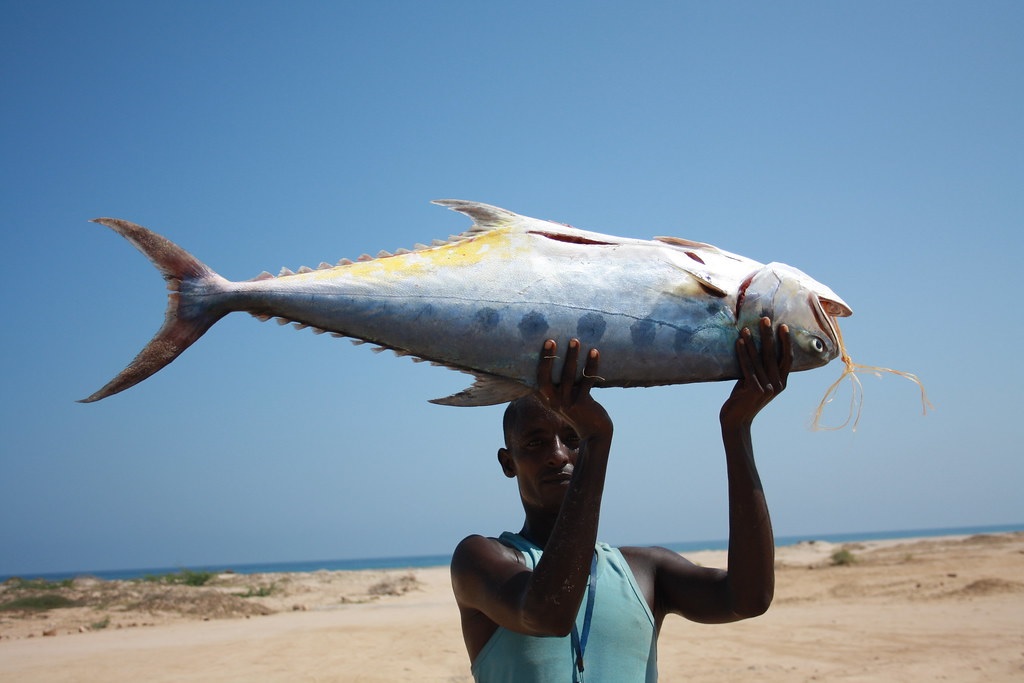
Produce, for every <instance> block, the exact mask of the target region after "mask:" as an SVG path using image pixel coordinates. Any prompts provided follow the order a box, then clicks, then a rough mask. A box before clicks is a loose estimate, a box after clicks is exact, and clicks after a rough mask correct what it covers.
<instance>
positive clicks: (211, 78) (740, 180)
mask: <svg viewBox="0 0 1024 683" xmlns="http://www.w3.org/2000/svg"><path fill="white" fill-rule="evenodd" d="M4 14H5V19H4V22H2V24H0V64H2V65H3V66H2V67H0V78H2V82H0V86H2V89H0V91H2V92H3V93H4V95H3V98H2V99H0V116H2V123H3V125H2V128H0V140H2V154H0V181H2V182H0V196H2V200H3V201H2V204H3V207H4V216H5V219H6V227H5V229H4V230H3V233H2V237H0V239H2V248H3V253H4V255H5V257H6V262H5V267H4V269H3V271H2V273H0V284H2V287H3V291H4V292H5V295H6V296H5V300H6V314H7V315H6V317H7V325H6V326H7V332H6V333H5V334H4V335H3V337H2V338H0V344H2V346H0V350H2V354H0V359H2V360H0V362H2V363H3V372H4V379H5V381H4V390H3V393H2V401H3V410H2V411H0V420H2V422H0V429H2V436H0V439H2V441H0V444H2V451H0V472H2V474H0V574H5V573H30V572H46V571H64V570H87V569H108V568H125V567H150V566H175V565H178V566H197V565H201V564H204V563H229V564H230V563H239V564H241V563H245V562H262V561H287V560H308V559H328V558H356V557H375V556H391V555H415V554H441V553H446V552H449V551H450V550H451V549H452V548H453V547H454V545H455V544H456V543H457V542H458V540H459V539H461V538H462V537H463V536H465V535H466V534H468V533H472V532H480V533H487V534H497V533H498V532H500V531H502V530H504V529H518V528H519V525H520V524H521V521H522V512H521V508H520V507H519V501H518V497H517V495H516V490H515V485H514V483H513V482H511V481H509V480H506V479H505V478H504V477H503V476H502V475H501V471H500V469H499V467H498V464H497V461H496V459H495V452H496V449H497V448H498V447H499V446H500V445H501V444H500V416H501V408H476V409H458V408H446V407H440V406H435V405H431V404H428V403H427V400H428V399H430V398H434V397H437V396H444V395H447V394H449V393H452V392H454V391H457V390H459V389H461V388H463V386H464V385H465V384H466V379H465V378H464V376H462V375H459V374H457V373H454V372H450V371H448V370H445V369H443V368H433V367H429V366H425V365H417V364H413V363H411V362H410V361H409V360H408V359H398V358H394V357H393V356H392V355H391V354H380V355H375V354H373V353H371V352H370V351H369V350H368V349H367V348H366V347H361V348H360V347H353V346H351V345H350V344H349V343H348V342H346V341H343V340H336V339H330V338H328V337H326V336H324V337H317V336H314V335H312V334H310V333H309V332H308V331H306V332H296V331H294V330H291V329H290V328H279V327H278V326H277V325H273V324H262V323H259V322H257V321H255V320H254V319H252V318H250V317H249V316H246V315H243V314H239V315H234V316H230V317H228V318H227V319H225V320H224V321H222V322H221V323H219V324H218V325H217V326H215V327H214V328H213V329H212V330H211V331H210V332H209V333H208V334H207V335H206V336H205V337H204V338H203V339H202V340H200V341H199V342H198V343H197V344H196V345H195V346H193V347H192V348H191V349H189V350H188V351H187V352H186V353H185V354H184V355H183V356H182V357H181V358H180V359H179V360H177V361H176V362H175V363H174V364H173V365H171V366H170V367H168V368H167V369H165V370H164V371H162V372H160V373H159V374H158V375H156V376H154V377H153V378H151V379H149V380H147V381H146V382H145V383H143V384H141V385H139V386H138V387H136V388H134V389H132V390H130V391H128V392H126V393H124V394H121V395H119V396H115V397H113V398H110V399H108V400H105V401H102V402H100V403H97V404H91V405H82V404H78V403H75V400H76V399H79V398H82V397H84V396H87V395H88V394H90V393H91V392H92V391H94V390H95V389H97V388H98V387H100V386H101V385H102V384H104V383H105V382H106V381H107V380H108V379H110V377H112V376H113V375H114V374H116V373H117V372H118V371H119V370H120V369H121V368H122V367H123V366H124V365H125V364H126V363H127V362H128V361H129V360H131V359H132V358H133V357H134V355H135V353H136V352H137V351H138V350H139V349H141V348H142V346H143V345H144V344H145V342H146V341H147V340H148V339H149V337H150V336H151V335H152V333H153V332H154V331H155V330H156V328H157V327H158V326H159V324H160V321H161V320H162V317H163V309H164V302H165V290H164V286H163V283H162V282H161V280H160V277H159V276H158V274H157V273H156V271H155V270H153V269H152V268H151V266H150V265H149V264H148V262H146V260H145V259H144V258H143V257H141V256H140V255H138V254H137V253H136V252H135V251H134V250H133V249H132V248H131V247H130V245H128V244H127V243H126V242H124V241H123V240H122V239H121V238H119V237H117V236H116V235H114V234H113V233H111V232H110V231H108V230H106V229H105V228H102V227H100V226H97V225H93V224H91V223H88V222H87V221H88V219H90V218H94V217H97V216H116V217H120V218H125V219H128V220H132V221H135V222H138V223H141V224H143V225H146V226H148V227H150V228H152V229H154V230H156V231H158V232H161V233H163V234H165V235H166V236H168V237H169V238H170V239H172V240H174V241H176V242H177V243H178V244H180V245H182V246H183V247H185V248H186V249H188V250H189V251H191V252H192V253H193V254H195V255H196V256H197V257H199V258H200V259H202V260H203V261H205V262H206V263H207V264H209V265H210V266H211V267H213V268H214V269H216V270H217V271H218V272H220V273H221V274H223V275H224V276H226V277H229V278H233V279H245V278H249V277H252V276H254V275H256V274H258V273H259V272H260V271H262V270H269V271H272V272H276V271H277V270H278V269H279V268H280V267H281V266H288V267H291V268H296V267H298V266H300V265H303V264H307V265H311V266H315V265H316V264H317V263H319V262H320V261H331V262H333V261H336V260H338V259H339V258H342V257H353V258H354V257H356V256H358V255H359V254H361V253H363V252H370V253H376V252H377V251H379V250H380V249H394V248H397V247H403V246H404V247H410V246H412V244H414V243H416V242H429V241H430V240H431V239H434V238H444V237H446V236H447V235H449V234H451V233H455V232H459V231H461V230H463V229H465V228H466V227H467V226H468V222H467V221H466V220H465V219H464V218H463V217H461V216H458V215H456V214H454V213H451V212H448V211H445V210H444V209H441V208H439V207H435V206H431V205H430V204H429V201H430V200H431V199H436V198H443V197H456V198H463V199H472V200H478V201H484V202H488V203H492V204H496V205H499V206H504V207H507V208H509V209H512V210H514V211H517V212H519V213H523V214H526V215H531V216H536V217H540V218H548V219H552V220H558V221H563V222H567V223H572V224H573V225H576V226H579V227H584V228H587V229H591V230H596V231H599V232H606V233H611V234H617V235H623V236H631V237H642V238H646V237H651V236H653V235H666V234H667V235H677V236H681V237H686V238H690V239H697V240H701V241H705V242H710V243H712V244H715V245H717V246H719V247H721V248H723V249H727V250H729V251H734V252H737V253H741V254H744V255H746V256H749V257H751V258H754V259H757V260H760V261H765V262H766V261H783V262H786V263H789V264H791V265H794V266H796V267H798V268H801V269H803V270H805V271H807V272H808V273H810V274H811V275H813V276H814V277H816V278H817V279H818V280H820V281H822V282H824V283H826V284H828V285H829V286H830V287H832V288H833V289H834V290H835V291H836V292H837V293H839V295H840V296H842V297H843V298H844V299H845V300H846V301H847V302H848V303H849V304H850V305H851V306H852V307H853V309H854V316H853V317H852V318H849V319H847V320H846V321H844V324H843V331H844V336H845V338H846V342H847V345H848V347H849V350H850V352H851V354H852V355H853V357H854V360H857V361H859V362H861V363H866V364H872V365H884V366H889V367H894V368H899V369H901V370H906V371H910V372H914V373H917V374H918V375H919V376H920V377H921V379H922V380H923V382H924V383H925V386H926V387H927V389H928V392H929V396H930V398H931V399H932V401H933V402H934V404H935V406H936V410H935V411H934V412H933V413H930V414H929V415H928V416H926V417H922V416H921V406H920V402H919V398H918V394H917V391H916V388H915V387H914V386H913V385H912V384H911V383H909V382H907V381H905V380H902V379H900V378H897V377H886V378H884V379H876V378H874V377H866V378H865V379H864V386H865V403H864V409H863V417H862V419H861V423H860V427H859V429H858V430H857V432H855V433H851V432H850V431H849V430H846V431H840V432H811V431H809V430H808V429H807V423H808V421H809V418H810V416H811V414H812V412H813V410H814V408H815V406H816V405H817V403H818V400H819V398H820V397H821V395H822V394H823V393H824V391H825V389H826V388H827V387H828V385H829V384H830V383H831V382H832V381H833V380H834V379H835V378H836V377H837V376H838V374H839V370H840V368H839V366H838V365H835V364H834V365H830V366H828V367H827V368H825V369H820V370H816V371H813V372H808V373H801V374H799V375H795V376H794V377H793V378H792V380H791V385H790V389H789V390H788V391H787V393H786V394H785V395H784V396H783V397H782V398H780V399H779V400H778V401H777V402H776V403H774V404H773V405H772V406H771V407H770V408H768V409H767V410H766V411H765V412H764V413H763V414H762V415H761V416H760V417H759V418H758V421H757V423H756V424H755V432H754V438H755V447H756V451H757V456H758V462H759V465H760V468H761V474H762V478H763V480H764V484H765V487H766V490H767V494H768V499H769V503H770V506H771V509H772V515H773V519H774V522H775V529H776V533H777V534H778V535H801V534H806V535H808V536H813V535H814V534H816V533H825V532H845V531H861V530H889V529H906V528H924V527H948V526H960V525H982V524H1002V523H1018V522H1024V503H1022V502H1021V501H1022V497H1021V495H1020V491H1019V487H1020V482H1021V481H1024V462H1022V458H1021V446H1020V444H1021V437H1022V434H1024V432H1022V429H1021V426H1020V424H1021V423H1020V417H1019V414H1018V413H1019V409H1018V405H1017V400H1016V397H1015V393H1016V390H1017V389H1018V388H1019V387H1020V386H1021V385H1022V383H1024V373H1022V364H1021V362H1020V360H1019V352H1018V351H1017V349H1016V348H1015V345H1016V343H1018V341H1019V340H1020V339H1021V337H1022V336H1024V324H1022V322H1021V318H1020V316H1019V315H1018V314H1017V308H1018V306H1017V302H1016V299H1017V294H1018V292H1019V290H1020V286H1019V280H1020V277H1019V266H1018V261H1019V254H1020V251H1021V247H1022V246H1024V244H1022V242H1024V240H1022V238H1021V232H1020V229H1021V225H1022V222H1024V221H1022V219H1024V192H1022V188H1024V126H1022V125H1021V121H1024V43H1022V41H1021V40H1020V35H1021V32H1022V30H1024V6H1022V5H1020V4H1019V3H1014V2H984V3H966V2H961V3H949V2H899V3H890V2H858V3H816V2H783V3H771V4H765V3H745V2H739V3H729V4H726V3H685V2H671V3H670V2H652V3H633V4H625V3H610V2H564V3H512V4H510V3H479V2H439V3H416V2H376V3H342V2H338V3H328V2H300V3H284V2H253V3H206V2H174V3H129V2H123V3H122V2H93V3H73V2H37V3H15V2H7V3H4ZM595 276H598V277H599V274H595ZM728 391H729V386H728V385H726V384H709V385H699V386H676V387H666V388H659V389H609V390H604V391H601V392H599V394H598V398H599V400H601V401H602V402H603V403H605V405H606V406H607V407H608V409H609V411H610V412H611V414H612V416H613V418H614V419H615V422H616V443H615V447H614V451H613V462H612V465H611V468H610V472H609V475H608V476H609V479H608V485H607V489H606V494H605V505H604V510H603V516H602V523H601V524H602V526H601V535H602V537H603V538H604V539H606V540H608V541H610V542H612V543H616V544H625V543H658V542H673V541H689V540H700V539H714V538H723V537H725V535H726V533H727V508H726V498H725V478H724V462H723V458H722V455H721V445H720V443H719V437H718V427H717V413H718V408H719V406H720V404H721V402H722V401H723V400H724V398H725V396H726V395H727V393H728ZM838 412H842V411H841V410H840V411H838ZM833 415H835V413H833Z"/></svg>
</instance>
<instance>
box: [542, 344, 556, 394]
mask: <svg viewBox="0 0 1024 683" xmlns="http://www.w3.org/2000/svg"><path fill="white" fill-rule="evenodd" d="M557 351H558V344H556V343H555V340H554V339H548V340H546V341H545V342H544V346H543V347H542V348H541V352H540V362H539V363H537V388H538V389H539V390H540V391H550V390H551V383H552V379H551V372H552V367H553V366H554V364H555V357H556V356H555V353H556V352H557Z"/></svg>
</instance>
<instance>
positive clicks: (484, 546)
mask: <svg viewBox="0 0 1024 683" xmlns="http://www.w3.org/2000/svg"><path fill="white" fill-rule="evenodd" d="M502 560H505V561H518V562H521V561H522V558H521V555H520V554H519V551H518V550H516V549H515V548H513V547H511V546H510V545H508V544H506V543H504V542H502V540H501V539H500V538H495V537H493V536H483V535H481V534H470V535H469V536H466V537H465V538H464V539H462V540H461V541H459V544H458V545H457V546H455V551H454V552H453V553H452V562H451V565H452V571H458V570H460V569H471V568H473V567H476V566H479V565H480V564H482V563H485V562H495V561H502Z"/></svg>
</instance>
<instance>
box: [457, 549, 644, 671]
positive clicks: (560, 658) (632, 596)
mask: <svg viewBox="0 0 1024 683" xmlns="http://www.w3.org/2000/svg"><path fill="white" fill-rule="evenodd" d="M500 540H501V541H502V542H503V543H505V544H506V545H510V546H512V547H514V548H516V549H517V550H519V551H520V552H521V553H522V554H523V557H524V559H525V561H526V566H527V567H529V568H530V569H533V568H534V567H536V566H537V562H539V561H540V558H541V554H542V553H543V551H542V550H541V549H540V548H539V547H537V546H536V545H534V544H533V543H531V542H530V541H528V540H526V539H525V538H523V537H522V536H520V535H519V534H513V533H510V532H507V531H506V532H505V533H503V534H502V535H501V538H500ZM596 551H597V565H596V566H597V571H596V576H597V583H596V589H595V592H594V595H595V600H594V608H593V617H592V619H591V622H590V634H589V638H588V640H587V645H586V652H585V657H584V661H585V667H584V673H583V678H584V680H585V681H586V683H639V682H640V681H645V682H649V681H657V680H658V650H657V648H658V643H657V637H656V634H655V631H654V616H653V615H652V614H651V610H650V607H649V606H648V605H647V600H645V599H644V595H643V592H642V591H641V590H640V587H639V586H637V583H636V579H635V578H634V577H633V572H632V571H630V569H629V565H628V564H627V563H626V559H625V558H624V557H623V556H622V553H620V552H619V551H618V550H617V549H615V548H612V547H611V546H609V545H608V544H607V543H598V544H597V546H596ZM589 590H590V589H589V588H588V594H585V595H584V596H583V603H582V604H581V606H580V611H579V613H578V614H577V615H576V628H577V630H579V631H583V627H584V624H583V622H584V612H585V607H586V605H587V598H588V597H589ZM575 669H576V665H575V653H574V651H573V645H572V639H571V637H570V636H565V637H562V638H554V637H537V636H526V635H523V634H521V633H516V632H515V631H510V630H508V629H506V628H502V627H499V628H498V630H497V631H495V632H494V635H492V636H491V639H490V640H488V641H487V644H486V645H484V648H483V649H482V650H480V654H478V655H477V657H476V659H475V660H474V661H473V666H472V672H473V679H474V680H475V681H477V683H524V682H527V681H528V682H530V683H548V682H551V683H571V681H573V680H574V679H573V674H574V671H575Z"/></svg>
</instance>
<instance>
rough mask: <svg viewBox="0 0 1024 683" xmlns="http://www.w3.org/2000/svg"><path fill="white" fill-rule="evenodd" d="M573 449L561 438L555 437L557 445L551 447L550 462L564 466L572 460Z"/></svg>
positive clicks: (553, 464)
mask: <svg viewBox="0 0 1024 683" xmlns="http://www.w3.org/2000/svg"><path fill="white" fill-rule="evenodd" d="M572 454H573V450H572V449H571V448H569V447H568V446H566V445H565V443H563V442H562V440H561V439H558V438H556V439H555V447H554V448H552V449H551V453H550V455H549V456H548V464H550V465H552V466H559V467H560V466H562V465H564V464H566V463H570V462H572Z"/></svg>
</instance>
